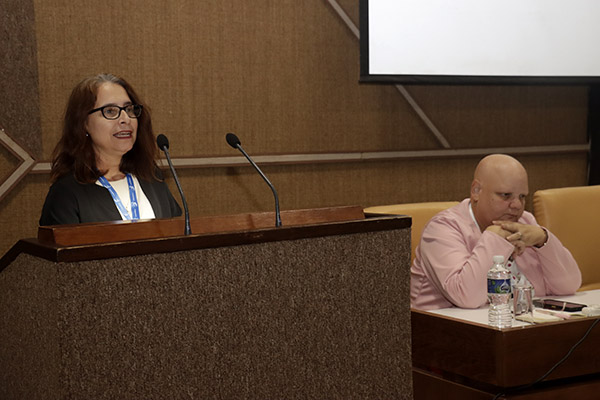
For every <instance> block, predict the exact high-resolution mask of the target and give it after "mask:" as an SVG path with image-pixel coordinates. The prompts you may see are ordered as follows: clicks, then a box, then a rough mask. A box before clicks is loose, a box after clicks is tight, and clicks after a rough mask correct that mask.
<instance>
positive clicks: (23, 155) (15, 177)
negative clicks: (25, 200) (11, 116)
mask: <svg viewBox="0 0 600 400" xmlns="http://www.w3.org/2000/svg"><path fill="white" fill-rule="evenodd" d="M0 144H1V145H2V146H4V147H5V148H6V149H8V151H10V152H11V153H12V154H13V155H14V156H15V157H16V158H18V159H19V164H18V165H17V167H16V168H15V169H13V170H12V171H11V172H10V173H9V176H8V178H6V179H5V180H4V182H1V183H0V201H2V200H3V199H4V197H5V196H6V195H7V194H8V193H9V192H10V191H11V190H12V188H13V187H15V186H16V185H17V184H18V183H19V181H20V180H21V179H23V178H24V177H25V176H26V175H27V173H28V172H29V171H30V170H31V169H33V167H34V166H35V160H34V158H33V156H32V155H31V154H29V153H28V152H27V150H25V148H23V146H21V145H20V144H18V143H17V142H16V141H15V140H14V139H13V138H11V137H10V136H8V134H7V133H6V132H5V131H4V129H3V128H2V129H0Z"/></svg>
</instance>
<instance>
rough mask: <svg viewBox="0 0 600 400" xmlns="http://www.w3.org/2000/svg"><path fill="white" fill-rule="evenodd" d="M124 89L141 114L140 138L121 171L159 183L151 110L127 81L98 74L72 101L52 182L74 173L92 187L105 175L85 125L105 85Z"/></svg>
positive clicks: (77, 88)
mask: <svg viewBox="0 0 600 400" xmlns="http://www.w3.org/2000/svg"><path fill="white" fill-rule="evenodd" d="M107 82H110V83H114V84H117V85H120V86H122V87H123V88H124V89H125V91H126V92H127V95H128V96H129V98H130V99H131V102H132V103H133V104H139V105H141V106H142V107H143V108H142V114H141V115H140V116H139V117H138V119H137V120H138V128H137V138H136V141H135V143H134V145H133V148H132V149H131V150H129V151H128V152H127V153H125V154H124V155H123V157H122V159H121V165H120V169H121V171H122V172H125V173H127V172H129V173H132V174H134V175H135V176H137V177H139V178H141V179H144V180H152V179H156V180H160V178H159V177H158V176H157V171H158V167H157V163H156V160H157V158H158V148H157V146H156V145H155V138H154V132H153V130H152V121H151V118H150V108H149V107H148V106H147V105H146V104H144V103H143V102H142V100H141V99H140V98H139V96H138V95H137V93H136V92H135V90H133V87H131V85H130V84H129V83H127V81H125V79H123V78H120V77H117V76H114V75H111V74H99V75H96V76H92V77H89V78H86V79H84V80H83V81H81V82H80V83H79V84H78V85H77V86H75V88H74V89H73V91H72V92H71V96H70V97H69V102H68V103H67V109H66V111H65V118H64V124H63V131H62V137H61V139H60V141H59V142H58V144H57V145H56V147H55V148H54V151H53V152H52V182H55V181H56V180H58V179H59V178H60V177H62V176H64V175H66V174H69V173H71V172H72V173H74V174H75V179H76V180H77V181H78V182H81V183H93V182H95V181H96V180H97V179H98V178H99V177H101V176H102V175H104V173H106V171H99V170H98V168H97V166H96V154H95V152H94V148H93V146H92V140H91V137H90V136H88V135H87V132H86V129H85V123H86V121H87V118H88V113H89V111H90V110H92V109H93V107H94V104H95V103H96V96H97V93H98V88H99V87H100V85H102V84H103V83H107Z"/></svg>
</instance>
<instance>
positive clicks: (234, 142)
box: [225, 133, 242, 149]
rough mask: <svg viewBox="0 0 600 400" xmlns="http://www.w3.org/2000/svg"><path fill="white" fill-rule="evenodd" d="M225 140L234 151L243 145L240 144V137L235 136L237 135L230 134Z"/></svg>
mask: <svg viewBox="0 0 600 400" xmlns="http://www.w3.org/2000/svg"><path fill="white" fill-rule="evenodd" d="M225 140H227V143H229V145H230V146H231V147H233V148H234V149H237V147H238V146H239V145H241V144H242V143H241V142H240V139H238V137H237V136H235V133H228V134H227V135H225Z"/></svg>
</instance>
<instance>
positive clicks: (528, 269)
mask: <svg viewBox="0 0 600 400" xmlns="http://www.w3.org/2000/svg"><path fill="white" fill-rule="evenodd" d="M469 203H470V199H465V200H463V201H462V202H461V203H460V204H458V205H456V206H454V207H451V208H449V209H447V210H444V211H442V212H440V213H438V214H437V215H435V216H434V217H433V218H432V219H431V220H430V221H429V222H428V223H427V225H425V228H424V229H423V234H422V235H421V242H420V243H419V246H418V247H417V249H416V252H415V260H414V262H413V265H412V268H411V288H410V298H411V307H414V308H418V309H422V310H431V309H438V308H446V307H453V306H456V307H462V308H478V307H481V306H483V305H485V304H486V301H487V286H486V285H487V279H486V276H487V272H488V270H489V269H490V266H491V265H492V257H493V256H495V255H503V256H504V259H505V260H508V258H509V257H510V256H511V254H512V253H513V250H514V246H513V245H511V244H510V243H509V242H508V241H507V240H505V239H504V238H502V237H500V236H498V235H497V234H495V233H492V232H488V231H485V232H483V233H481V231H480V230H479V228H478V226H477V224H476V223H475V221H474V220H473V217H472V216H471V213H470V211H469ZM519 222H520V223H522V224H529V225H537V222H536V220H535V217H534V216H533V215H532V214H531V213H529V212H527V211H525V212H524V213H523V215H522V216H521V218H520V219H519ZM515 262H516V263H517V266H518V268H519V271H520V272H521V273H522V274H524V275H525V276H526V277H527V279H529V282H531V284H532V285H533V287H534V290H535V295H536V296H537V297H541V296H550V295H555V296H560V295H568V294H572V293H574V292H575V291H576V290H577V289H578V288H579V286H581V272H580V271H579V268H578V267H577V263H576V262H575V259H574V258H573V256H572V255H571V253H570V252H569V250H567V249H566V248H565V247H564V246H563V245H562V243H561V242H560V240H558V238H557V237H556V236H554V235H553V234H552V233H551V232H550V231H548V241H547V242H546V245H545V246H543V247H541V248H539V249H538V248H535V247H527V248H526V250H525V251H524V253H523V254H521V255H520V256H517V257H516V258H515Z"/></svg>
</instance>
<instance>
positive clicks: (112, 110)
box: [88, 104, 142, 119]
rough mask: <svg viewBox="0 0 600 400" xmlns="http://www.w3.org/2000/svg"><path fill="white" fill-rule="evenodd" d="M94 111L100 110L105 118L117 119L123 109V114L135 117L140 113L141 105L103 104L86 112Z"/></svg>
mask: <svg viewBox="0 0 600 400" xmlns="http://www.w3.org/2000/svg"><path fill="white" fill-rule="evenodd" d="M96 111H101V112H102V116H103V117H104V118H106V119H117V118H119V117H120V116H121V111H125V114H127V115H128V116H129V118H137V117H139V116H140V115H142V106H141V105H139V104H128V105H126V106H124V107H119V106H112V105H110V106H103V107H98V108H94V109H93V110H92V111H90V112H89V113H88V115H89V114H91V113H95V112H96Z"/></svg>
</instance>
